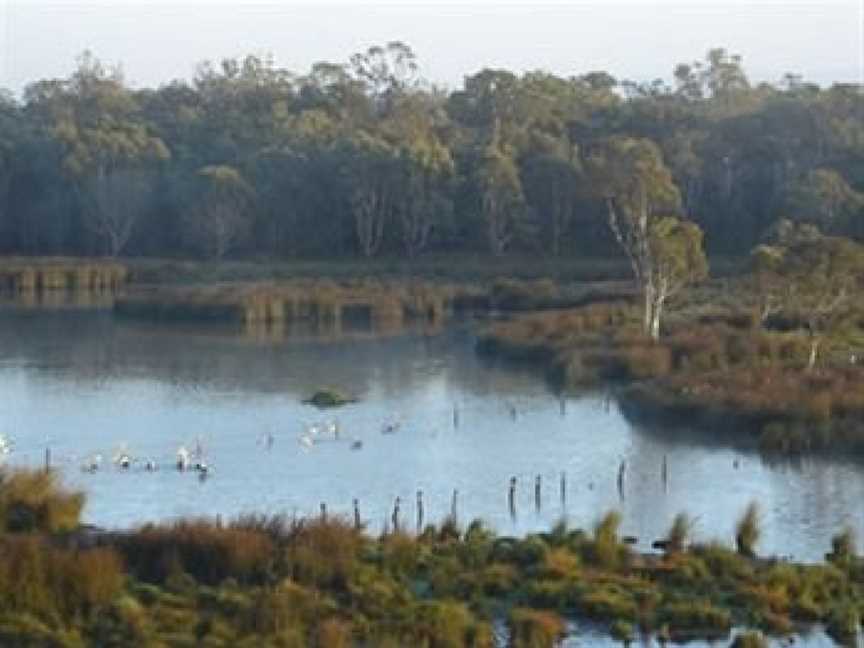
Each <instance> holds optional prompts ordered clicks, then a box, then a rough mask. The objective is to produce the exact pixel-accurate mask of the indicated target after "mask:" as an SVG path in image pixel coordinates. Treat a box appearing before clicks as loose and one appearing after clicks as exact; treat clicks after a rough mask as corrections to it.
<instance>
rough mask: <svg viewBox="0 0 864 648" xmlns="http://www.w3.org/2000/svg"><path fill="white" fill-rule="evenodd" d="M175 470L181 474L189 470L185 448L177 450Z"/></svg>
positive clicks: (181, 447)
mask: <svg viewBox="0 0 864 648" xmlns="http://www.w3.org/2000/svg"><path fill="white" fill-rule="evenodd" d="M176 465H177V470H179V471H181V472H183V471H185V470H188V469H189V451H188V450H187V449H186V446H180V447H179V448H177V464H176Z"/></svg>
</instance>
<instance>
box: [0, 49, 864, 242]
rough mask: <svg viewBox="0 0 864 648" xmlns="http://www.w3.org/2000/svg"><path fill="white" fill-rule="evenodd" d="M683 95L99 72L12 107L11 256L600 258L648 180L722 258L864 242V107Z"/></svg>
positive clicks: (6, 189) (690, 79) (744, 88)
mask: <svg viewBox="0 0 864 648" xmlns="http://www.w3.org/2000/svg"><path fill="white" fill-rule="evenodd" d="M673 79H674V81H673V85H671V86H670V85H668V84H666V83H664V82H663V81H659V80H658V81H654V82H650V83H635V82H631V81H620V80H616V79H615V78H614V77H613V76H611V75H610V74H608V73H606V72H588V73H584V74H581V75H575V76H570V77H566V78H564V77H559V76H555V75H552V74H549V73H545V72H529V73H525V74H523V75H521V76H520V75H517V74H514V73H512V72H509V71H506V70H496V69H484V70H481V71H479V72H477V73H475V74H472V75H470V76H467V77H466V78H465V80H464V84H463V86H462V87H460V88H458V89H454V90H452V91H444V90H441V89H438V88H436V87H434V86H433V85H432V84H430V83H428V82H427V81H425V80H424V79H423V78H422V76H421V74H420V66H419V62H418V60H417V57H416V56H415V54H414V52H413V51H412V50H411V49H410V47H408V46H407V45H404V44H402V43H398V42H393V43H388V44H386V45H384V46H381V47H373V48H370V49H369V50H368V51H366V52H362V53H358V54H356V55H354V56H352V57H350V59H349V60H348V62H346V63H318V64H316V65H314V66H312V69H311V70H310V71H309V72H308V73H306V74H295V73H293V72H290V71H288V70H285V69H281V68H279V67H277V66H275V64H274V63H273V62H272V61H271V60H268V59H266V58H260V57H255V56H248V57H246V58H244V59H242V60H235V59H227V60H224V61H222V62H221V63H220V64H218V65H213V64H203V65H201V66H200V67H199V69H198V72H197V74H196V76H195V77H194V79H192V81H191V82H185V81H174V82H171V83H168V84H166V85H163V86H161V87H159V88H158V89H148V88H144V89H133V88H131V87H130V86H129V85H127V84H126V83H125V82H124V79H123V75H122V73H121V71H120V70H119V68H113V67H110V66H106V65H103V64H102V63H100V62H99V60H97V59H96V58H95V57H93V56H92V55H90V54H87V53H85V54H84V55H82V56H81V57H80V58H79V60H78V62H77V67H76V69H75V70H74V72H73V73H72V74H71V75H70V76H69V78H66V79H51V80H41V81H37V82H35V83H33V84H31V85H29V86H28V87H27V88H26V89H25V90H24V91H23V93H22V94H21V96H20V98H16V97H14V96H13V95H12V94H10V93H0V253H4V254H39V255H49V254H50V255H55V254H63V255H94V254H100V255H102V254H104V255H110V256H115V255H125V256H138V255H148V256H182V257H185V256H200V257H207V258H221V257H224V256H226V255H229V256H233V257H246V258H249V257H256V258H260V257H268V258H291V257H326V258H332V257H345V256H359V257H371V256H376V255H390V256H396V255H401V256H406V257H414V256H416V255H419V254H422V253H425V252H444V251H446V252H450V251H465V252H472V253H485V254H489V255H504V254H508V253H520V254H523V255H530V254H536V255H541V254H542V255H549V254H553V255H569V256H573V255H581V256H589V255H590V256H598V255H604V254H606V253H610V254H611V253H613V251H614V250H615V245H616V241H615V236H614V228H612V230H611V231H610V227H609V213H610V210H612V211H614V205H613V204H612V203H611V202H610V200H611V198H612V197H614V196H615V195H616V194H615V186H616V182H618V181H619V180H622V178H624V177H625V176H626V178H625V179H626V180H627V181H628V182H630V180H631V179H632V177H633V176H634V174H635V175H639V176H640V177H641V178H642V180H643V181H641V182H640V183H639V190H640V191H642V192H643V193H645V195H648V194H650V199H651V200H650V206H651V207H650V208H651V210H652V212H657V213H660V212H662V213H668V214H670V215H673V216H676V217H678V218H685V219H689V220H690V221H692V222H694V223H696V224H697V225H698V226H699V227H700V228H701V230H702V232H704V241H705V245H706V247H707V249H708V251H709V252H711V253H714V254H727V255H736V254H746V253H747V252H749V251H750V249H751V248H752V247H753V246H754V245H756V244H758V243H759V242H760V240H762V239H763V237H764V236H765V235H766V232H768V231H770V230H771V227H772V225H773V224H775V223H778V222H780V221H781V220H788V221H793V222H796V221H797V222H799V223H807V224H809V225H815V226H817V227H818V228H819V229H820V230H821V231H822V232H824V233H826V234H830V235H838V236H848V237H851V238H854V239H859V240H860V239H861V238H864V93H862V89H861V88H859V87H857V86H854V85H842V84H837V85H834V86H832V87H830V88H821V87H819V86H817V85H813V84H810V83H807V82H805V81H804V80H802V79H801V77H800V76H797V75H793V74H788V75H786V77H784V78H783V79H782V81H780V82H778V83H777V84H776V85H771V84H765V83H762V84H753V83H751V82H750V81H749V80H748V76H747V74H746V72H745V70H744V68H743V66H742V61H741V59H740V57H739V56H736V55H733V54H730V53H728V52H727V51H725V50H723V49H714V50H711V51H710V52H708V54H707V56H706V57H705V59H704V60H701V61H695V62H692V63H682V64H680V65H678V66H677V67H676V68H675V70H674V74H673ZM646 192H647V193H646Z"/></svg>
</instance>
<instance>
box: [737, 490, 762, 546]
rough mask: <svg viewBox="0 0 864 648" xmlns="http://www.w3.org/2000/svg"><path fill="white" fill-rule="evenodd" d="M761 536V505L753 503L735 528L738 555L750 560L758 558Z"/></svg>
mask: <svg viewBox="0 0 864 648" xmlns="http://www.w3.org/2000/svg"><path fill="white" fill-rule="evenodd" d="M761 534H762V529H761V528H760V520H759V505H758V504H757V503H756V502H751V503H750V504H749V505H748V506H747V510H745V511H744V515H743V516H742V517H741V519H740V520H739V521H738V524H737V525H736V527H735V546H736V547H737V549H738V553H740V554H741V555H742V556H746V557H748V558H754V557H755V556H756V544H757V543H758V542H759V536H760V535H761Z"/></svg>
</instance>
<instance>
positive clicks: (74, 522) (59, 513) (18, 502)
mask: <svg viewBox="0 0 864 648" xmlns="http://www.w3.org/2000/svg"><path fill="white" fill-rule="evenodd" d="M57 480H58V477H57V473H55V472H54V471H50V470H48V471H46V470H42V471H36V470H10V471H2V472H0V531H6V532H11V533H27V532H31V531H41V532H44V533H56V532H58V531H70V530H72V529H75V528H76V527H77V526H78V521H79V518H80V515H81V510H82V509H83V508H84V495H83V494H82V493H75V492H69V491H66V490H64V489H62V488H61V487H60V486H59V484H58V481H57Z"/></svg>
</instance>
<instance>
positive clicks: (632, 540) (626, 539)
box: [621, 535, 639, 545]
mask: <svg viewBox="0 0 864 648" xmlns="http://www.w3.org/2000/svg"><path fill="white" fill-rule="evenodd" d="M621 542H623V543H624V544H626V545H635V544H638V542H639V538H637V537H636V536H630V535H627V536H623V537H622V538H621Z"/></svg>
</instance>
